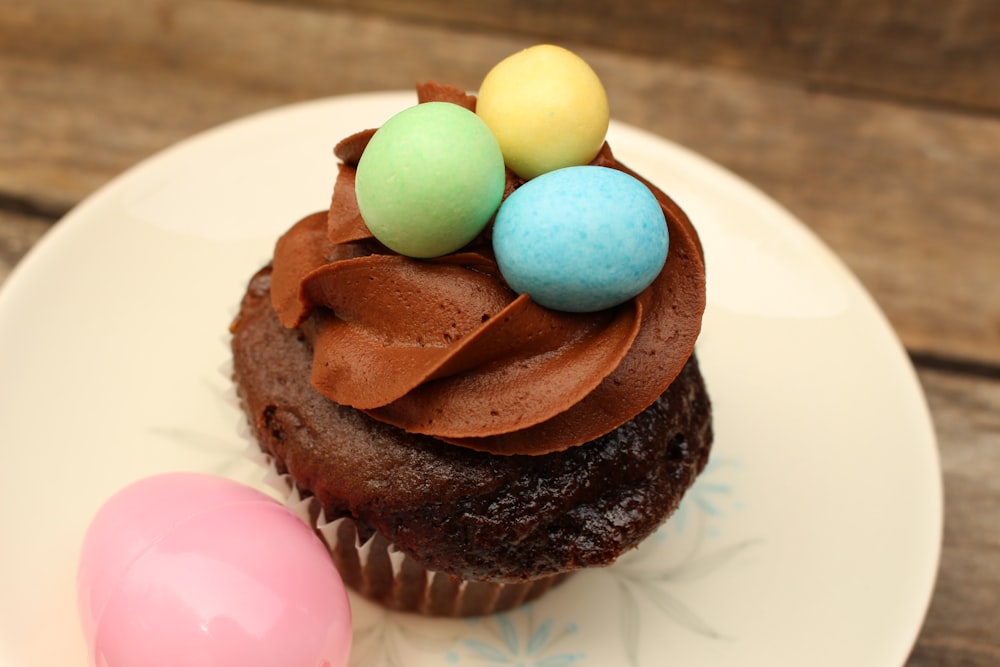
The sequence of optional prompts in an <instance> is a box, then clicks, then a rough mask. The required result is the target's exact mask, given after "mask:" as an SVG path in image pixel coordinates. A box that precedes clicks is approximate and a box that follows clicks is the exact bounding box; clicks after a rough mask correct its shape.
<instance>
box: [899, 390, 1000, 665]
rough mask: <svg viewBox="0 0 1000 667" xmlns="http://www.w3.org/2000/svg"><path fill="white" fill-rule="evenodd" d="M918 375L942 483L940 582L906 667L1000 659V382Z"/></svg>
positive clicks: (986, 662) (998, 661) (992, 662)
mask: <svg viewBox="0 0 1000 667" xmlns="http://www.w3.org/2000/svg"><path fill="white" fill-rule="evenodd" d="M920 380H921V382H922V383H923V386H924V389H925V391H926V393H927V399H928V404H929V406H930V408H931V412H932V413H933V415H934V419H935V426H936V429H937V433H938V439H939V442H940V451H941V468H942V473H943V475H944V488H945V510H946V516H945V530H944V545H943V548H942V553H941V567H940V573H939V576H938V583H937V588H936V591H935V594H934V598H933V599H932V601H931V606H930V610H929V611H928V615H927V620H926V622H925V624H924V629H923V632H922V633H921V636H920V639H919V641H918V642H917V645H916V647H915V648H914V651H913V655H912V656H911V658H910V661H909V662H908V663H907V665H908V667H938V666H944V665H948V666H951V665H964V666H969V667H980V666H982V667H986V665H998V664H1000V635H998V633H997V631H996V630H997V628H998V627H1000V567H998V564H1000V528H998V524H997V511H998V509H1000V382H997V381H996V380H986V379H975V378H969V377H967V376H962V375H956V374H951V373H941V372H935V371H923V372H921V373H920Z"/></svg>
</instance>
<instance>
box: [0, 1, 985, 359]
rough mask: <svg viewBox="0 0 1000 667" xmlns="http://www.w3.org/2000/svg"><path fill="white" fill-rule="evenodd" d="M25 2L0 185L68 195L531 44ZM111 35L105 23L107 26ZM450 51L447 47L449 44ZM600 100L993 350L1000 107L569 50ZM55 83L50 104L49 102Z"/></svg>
mask: <svg viewBox="0 0 1000 667" xmlns="http://www.w3.org/2000/svg"><path fill="white" fill-rule="evenodd" d="M141 5H142V7H143V8H144V10H145V11H136V7H135V4H134V3H132V2H127V1H126V0H101V1H100V2H93V3H87V4H86V5H84V4H78V3H70V4H68V5H67V4H66V3H63V2H60V1H58V0H36V1H35V2H33V3H32V4H31V5H30V6H27V5H25V6H23V7H22V8H21V9H20V11H19V12H14V13H11V12H10V11H6V12H4V13H0V30H2V32H3V33H4V34H5V35H8V36H9V37H8V39H6V40H5V42H4V43H3V45H2V48H3V49H6V53H3V58H2V59H0V89H2V91H3V94H4V97H5V99H6V100H8V101H9V102H10V103H9V104H4V105H0V194H2V193H17V196H18V197H20V198H22V199H24V200H26V201H27V203H29V204H30V206H32V207H35V208H37V209H38V210H42V211H60V210H66V209H67V208H68V207H70V206H72V205H73V203H75V202H76V201H78V200H79V199H80V198H82V197H83V196H85V195H86V194H88V193H89V192H92V191H93V190H94V189H95V188H97V187H98V186H99V185H100V184H101V183H103V182H105V181H106V180H108V179H109V178H111V177H112V176H113V175H115V174H117V173H119V172H120V171H122V170H124V169H126V168H127V167H129V166H131V165H132V164H134V163H135V162H137V161H138V160H140V159H141V158H143V157H145V156H147V155H149V154H151V153H153V152H155V151H156V150H158V149H160V148H163V147H165V146H167V145H169V144H171V143H173V142H175V141H178V140H180V139H182V138H184V137H186V136H188V135H190V134H193V133H195V132H197V131H200V130H202V129H205V128H207V127H210V126H213V125H215V124H218V123H220V122H223V121H225V120H228V119H231V118H235V117H238V116H242V115H244V114H247V113H250V112H253V111H257V110H260V109H265V108H268V107H271V106H275V105H277V104H282V103H287V102H293V101H297V100H301V99H304V98H311V97H318V96H323V95H329V94H340V93H350V92H357V91H361V90H371V89H385V88H409V87H410V86H411V85H412V83H413V82H414V81H416V80H419V79H422V78H430V77H433V78H438V79H440V80H444V81H449V82H454V83H456V84H458V85H462V86H464V87H466V88H475V87H476V86H477V85H478V81H479V79H480V78H481V77H482V75H483V74H484V73H485V72H486V71H487V70H488V68H489V67H490V66H491V65H492V64H493V63H495V62H496V61H497V60H498V59H500V58H501V57H503V56H504V55H507V54H509V53H510V52H512V51H514V50H516V49H517V48H520V47H521V46H524V45H526V44H528V43H530V42H527V41H525V40H524V39H523V38H522V39H517V38H512V37H508V36H487V35H466V34H459V33H452V32H449V31H448V30H447V29H445V28H441V27H436V26H430V25H423V24H421V25H410V24H404V23H397V22H392V21H388V20H386V19H384V18H380V17H375V18H368V19H364V20H360V19H358V18H357V17H355V16H354V15H352V14H349V13H338V12H331V11H324V12H319V13H317V12H313V11H310V10H309V9H308V8H303V7H293V8H283V7H277V6H271V5H255V4H245V3H238V2H198V3H179V2H170V1H168V0H145V2H143V3H141ZM109 35H116V36H117V37H116V39H113V40H112V39H109V38H108V36H109ZM456 53H461V54H462V58H456V57H455V54H456ZM581 53H583V54H584V55H585V56H586V57H587V58H588V60H590V61H591V62H592V63H593V64H594V66H595V68H596V69H597V70H598V71H599V73H600V74H601V75H602V77H603V78H604V80H605V83H606V85H607V88H608V91H609V95H610V96H611V98H612V100H613V112H614V114H615V116H616V117H617V118H619V119H621V120H624V121H626V122H630V123H633V124H635V125H638V126H641V127H644V128H646V129H649V130H652V131H653V132H655V133H658V134H660V135H662V136H665V137H668V138H670V139H672V140H674V141H676V142H678V143H681V144H684V145H686V146H688V147H690V148H692V149H694V150H696V151H698V152H700V153H703V154H705V155H706V156H708V157H710V158H712V159H714V160H716V161H718V162H719V163H721V164H723V165H724V166H727V167H728V168H730V169H732V170H733V171H735V172H737V173H738V174H740V175H741V176H743V177H745V178H747V179H748V180H749V181H751V182H752V183H754V184H756V185H758V186H759V187H761V188H762V189H763V190H764V191H765V192H767V193H769V194H771V195H772V196H773V197H775V198H776V199H777V200H778V201H780V202H781V203H783V204H784V205H786V206H787V207H788V208H789V209H790V210H791V211H792V212H793V213H795V214H796V215H797V216H798V217H800V218H801V219H802V220H803V221H804V222H805V223H806V224H807V225H808V226H810V227H811V228H812V229H814V230H815V231H816V232H817V233H818V234H819V235H820V236H821V237H822V238H823V239H824V240H825V241H826V242H827V243H829V244H830V245H831V246H832V247H833V249H834V250H835V251H836V252H837V253H838V254H840V256H841V257H843V258H844V260H845V261H846V262H847V264H848V265H849V266H850V267H851V268H852V269H853V270H854V271H855V272H856V273H857V274H858V275H859V277H860V278H861V280H862V281H863V282H864V283H865V285H866V286H867V287H868V289H869V290H870V291H871V292H872V294H873V295H874V296H875V298H876V300H877V301H878V302H879V303H880V304H881V305H882V307H883V308H884V309H885V310H886V312H887V314H888V317H889V319H890V320H891V322H892V323H893V325H894V326H895V327H896V329H897V330H898V331H899V333H900V336H901V337H902V339H903V341H904V343H905V344H906V345H907V346H908V347H909V348H910V349H912V350H915V351H920V352H925V353H930V354H933V355H937V356H945V357H957V358H960V359H977V360H981V361H983V362H985V363H988V364H1000V283H998V281H997V280H995V273H993V271H992V268H991V267H992V265H993V264H994V263H995V258H996V257H997V256H998V255H1000V234H997V231H996V230H997V217H996V214H995V211H996V210H997V208H998V204H1000V196H998V194H997V193H996V191H995V188H994V186H993V184H992V181H991V180H990V179H986V178H982V177H981V175H982V174H990V173H1000V121H998V120H997V119H995V118H992V117H987V116H979V115H972V116H970V115H967V114H958V113H951V112H945V111H934V110H926V109H920V108H912V107H904V106H901V105H899V104H896V103H892V102H885V101H876V100H866V99H860V98H853V97H845V96H842V95H835V94H831V93H818V92H813V91H810V90H807V89H804V88H801V87H796V86H792V85H789V84H787V83H780V82H774V81H769V80H761V79H755V78H751V77H748V76H744V75H741V74H734V73H732V72H727V71H722V70H717V69H712V70H708V69H691V68H687V67H682V66H678V65H676V64H673V63H669V62H666V61H659V60H650V59H648V58H641V57H636V56H631V55H622V54H620V53H616V52H611V51H606V50H583V51H581ZM53 100H58V102H59V103H58V104H53Z"/></svg>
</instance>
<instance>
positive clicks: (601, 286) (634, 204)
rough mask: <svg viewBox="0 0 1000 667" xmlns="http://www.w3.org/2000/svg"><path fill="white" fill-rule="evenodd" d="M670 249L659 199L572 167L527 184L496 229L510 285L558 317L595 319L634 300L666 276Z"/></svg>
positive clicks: (622, 180)
mask: <svg viewBox="0 0 1000 667" xmlns="http://www.w3.org/2000/svg"><path fill="white" fill-rule="evenodd" d="M668 246H669V237H668V233H667V225H666V219H665V218H664V215H663V210H662V209H661V208H660V205H659V203H658V202H657V201H656V197H654V196H653V193H652V192H651V191H650V190H649V188H647V187H646V186H645V185H644V184H643V183H641V182H640V181H639V180H638V179H636V178H634V177H632V176H629V175H628V174H626V173H624V172H621V171H618V170H617V169H610V168H607V167H595V166H582V167H567V168H565V169H559V170H556V171H553V172H549V173H547V174H544V175H542V176H539V177H538V178H536V179H534V180H531V181H528V182H527V183H525V184H524V185H522V186H521V187H520V188H518V189H517V190H515V191H514V193H513V194H512V195H510V196H509V197H508V198H507V199H506V200H505V201H504V203H503V205H502V206H501V207H500V210H499V211H498V212H497V217H496V220H495V221H494V223H493V250H494V252H495V254H496V259H497V264H498V265H499V267H500V272H501V274H502V275H503V277H504V279H505V280H506V281H507V283H508V284H509V285H510V286H511V288H512V289H514V290H515V291H516V292H518V293H527V294H529V295H530V296H531V298H532V299H533V300H534V301H535V302H537V303H539V304H541V305H543V306H546V307H548V308H552V309H554V310H563V311H570V312H592V311H595V310H601V309H604V308H610V307H611V306H615V305H617V304H619V303H622V302H624V301H626V300H628V299H630V298H631V297H633V296H635V295H637V294H638V293H640V292H641V291H642V290H644V289H645V288H646V287H647V286H649V284H650V283H652V282H653V280H654V279H655V278H656V276H657V275H658V274H659V272H660V270H661V269H662V268H663V264H664V262H665V261H666V257H667V249H668Z"/></svg>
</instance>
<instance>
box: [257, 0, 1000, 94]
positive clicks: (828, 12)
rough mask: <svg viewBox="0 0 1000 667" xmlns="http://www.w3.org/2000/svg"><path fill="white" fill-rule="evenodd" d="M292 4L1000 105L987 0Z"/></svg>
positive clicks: (995, 8)
mask: <svg viewBox="0 0 1000 667" xmlns="http://www.w3.org/2000/svg"><path fill="white" fill-rule="evenodd" d="M265 1H268V2H275V0H265ZM298 1H299V2H301V3H302V4H306V5H312V6H323V7H328V8H339V9H350V10H353V11H358V12H365V13H378V14H381V15H384V16H389V17H394V18H405V19H409V20H415V21H425V22H432V23H434V24H437V25H449V26H451V27H453V28H455V29H458V30H462V29H466V30H468V29H472V30H478V31H501V32H507V33H513V34H517V35H524V36H530V37H532V38H534V39H540V40H553V41H566V42H571V43H574V44H586V45H590V46H596V47H602V48H609V49H614V50H617V51H622V52H629V53H637V54H644V55H650V56H654V57H657V58H664V59H668V60H673V61H677V62H682V63H688V64H696V65H704V64H708V65H715V66H724V67H730V68H733V69H737V70H741V71H746V72H750V73H753V74H764V75H768V76H779V77H782V78H786V79H789V80H792V81H797V82H800V83H809V84H811V85H813V86H816V87H837V88H841V89H847V90H855V91H864V92H869V93H875V94H878V95H887V96H892V97H897V98H899V99H904V100H914V101H920V102H934V103H937V104H944V105H956V106H964V107H971V108H980V109H986V110H990V111H993V112H997V111H1000V85H997V84H998V74H997V72H1000V4H998V3H996V2H993V1H992V0H961V1H958V2H935V1H933V0H919V1H914V0H881V1H880V2H871V0H838V1H836V2H829V1H828V0H764V1H758V2H705V1H703V0H674V1H672V2H663V1H662V0H638V1H635V2H617V1H615V0H582V1H578V2H544V3H539V2H535V1H534V0H493V1H492V2H464V1H463V0H433V1H431V2H409V1H407V0H298Z"/></svg>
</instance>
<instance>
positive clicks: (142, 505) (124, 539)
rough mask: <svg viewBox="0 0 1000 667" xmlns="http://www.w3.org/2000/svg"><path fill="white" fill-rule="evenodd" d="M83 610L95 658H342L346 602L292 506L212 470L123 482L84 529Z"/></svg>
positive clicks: (335, 663)
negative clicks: (284, 504)
mask: <svg viewBox="0 0 1000 667" xmlns="http://www.w3.org/2000/svg"><path fill="white" fill-rule="evenodd" d="M77 585H78V594H79V606H80V617H81V621H82V623H83V630H84V635H85V637H86V640H87V647H88V650H89V652H90V655H91V659H92V661H93V664H95V665H97V667H135V666H137V665H142V666H143V667H189V666H194V665H197V666H198V667H233V666H234V665H239V666H240V667H272V666H273V665H283V666H285V667H343V666H344V665H346V664H347V658H348V654H349V653H350V648H351V612H350V607H349V606H348V601H347V595H346V592H345V590H344V585H343V582H342V581H341V579H340V576H339V575H338V574H337V571H336V569H334V567H333V563H332V562H331V560H330V557H329V555H328V554H327V552H326V548H325V547H324V546H323V543H322V542H321V541H320V540H319V538H318V537H316V535H315V534H314V533H313V531H312V529H311V528H310V527H308V526H307V525H306V524H305V523H303V522H302V521H301V520H300V519H299V518H298V517H296V516H295V515H294V514H293V513H292V512H291V510H289V509H287V508H285V507H284V506H282V505H281V504H279V503H277V502H275V501H274V500H272V499H270V498H268V497H267V496H265V495H264V494H262V493H260V492H258V491H256V490H254V489H251V488H249V487H246V486H243V485H240V484H237V483H235V482H231V481H229V480H226V479H222V478H219V477H212V476H209V475H199V474H193V473H171V474H165V475H158V476H155V477H150V478H147V479H144V480H141V481H139V482H136V483H134V484H132V485H130V486H128V487H126V488H125V489H123V490H121V491H119V492H118V493H117V494H116V495H114V496H113V497H112V498H111V499H110V500H108V501H107V503H105V505H104V506H103V507H102V508H101V509H100V510H99V511H98V513H97V515H96V516H95V517H94V520H93V522H92V523H91V525H90V528H89V529H88V531H87V535H86V538H85V539H84V544H83V552H82V555H81V557H80V567H79V571H78V578H77Z"/></svg>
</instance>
